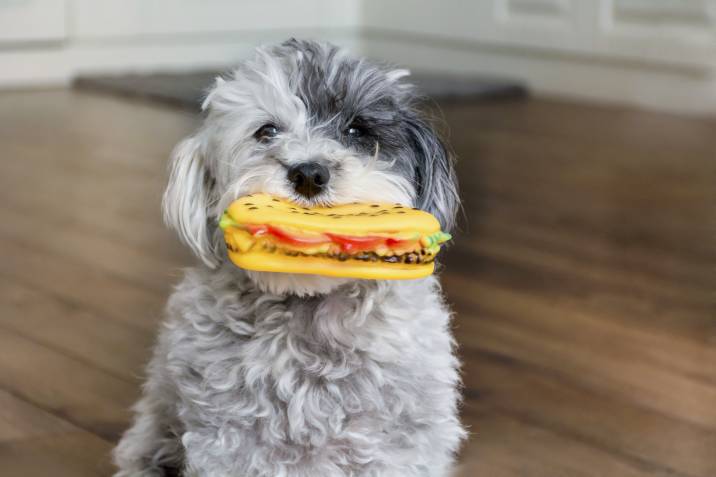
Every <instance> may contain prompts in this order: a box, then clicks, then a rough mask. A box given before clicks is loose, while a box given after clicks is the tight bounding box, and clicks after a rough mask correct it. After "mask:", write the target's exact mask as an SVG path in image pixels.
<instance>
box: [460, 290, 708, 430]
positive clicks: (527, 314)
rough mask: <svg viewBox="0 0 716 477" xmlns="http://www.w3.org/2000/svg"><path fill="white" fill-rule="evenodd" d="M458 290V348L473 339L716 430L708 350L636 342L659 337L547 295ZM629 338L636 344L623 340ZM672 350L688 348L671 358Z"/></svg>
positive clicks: (651, 407) (635, 401)
mask: <svg viewBox="0 0 716 477" xmlns="http://www.w3.org/2000/svg"><path fill="white" fill-rule="evenodd" d="M447 280H449V279H447ZM462 287H463V288H462V290H463V292H461V295H460V296H459V299H460V300H461V301H462V302H463V303H468V304H469V306H470V307H471V309H470V310H469V311H468V310H467V309H466V308H465V307H461V308H460V309H459V310H460V311H462V317H463V318H462V319H461V320H460V321H459V328H458V333H459V336H460V337H461V339H462V343H463V344H464V345H465V346H477V345H478V343H479V345H480V346H482V347H483V349H486V350H488V351H491V352H493V353H497V354H504V355H507V356H511V357H514V358H515V359H519V360H522V361H527V362H532V363H534V364H539V365H540V366H541V367H543V368H546V369H550V370H552V371H553V372H555V373H559V374H560V375H562V376H564V377H565V379H568V380H571V381H575V382H577V383H581V384H582V385H584V386H586V387H589V388H592V389H595V390H597V391H599V392H606V393H608V394H609V395H612V396H615V397H619V398H621V399H624V400H626V401H628V402H633V403H636V404H639V405H641V406H644V407H645V408H648V409H653V410H654V411H656V412H660V413H663V414H665V415H667V416H672V417H673V418H675V419H681V420H684V421H686V422H690V423H692V424H693V425H694V426H699V427H704V428H708V429H712V430H716V407H715V406H714V405H713V403H714V402H716V383H715V382H714V381H713V380H712V379H711V376H713V375H714V374H713V369H714V365H713V363H715V362H716V361H713V360H712V361H709V359H712V358H713V356H714V350H713V349H711V348H708V347H698V346H694V345H691V344H689V343H680V342H678V341H676V342H673V343H671V344H670V346H669V348H668V349H666V350H664V349H658V348H652V347H648V346H646V345H642V344H643V343H644V342H650V343H652V344H653V343H658V342H663V340H662V339H660V338H659V337H658V336H653V335H652V336H650V335H648V334H639V332H638V331H634V330H632V332H631V334H627V335H626V338H621V339H620V336H622V334H623V333H626V332H627V331H628V330H626V329H623V328H621V327H619V326H610V325H609V324H608V323H604V322H602V321H600V320H599V319H598V318H599V317H591V316H589V315H586V314H584V313H582V312H580V311H579V310H570V309H565V307H563V306H561V305H560V304H559V303H555V302H553V301H550V300H546V299H541V298H539V297H533V296H526V295H525V294H521V293H515V292H512V291H510V290H507V289H501V288H499V287H495V286H490V285H489V284H487V283H483V282H480V281H474V280H472V281H469V282H467V283H463V284H462ZM451 296H453V297H455V296H456V293H452V295H451ZM483 297H489V299H483ZM475 309H477V310H479V313H478V315H479V316H477V315H475V314H474V311H475ZM567 324H568V325H569V326H567ZM637 337H638V339H639V340H641V341H642V343H639V341H637V342H636V343H633V342H632V341H631V340H632V339H636V338H637ZM674 347H675V348H676V349H677V351H673V350H674ZM679 347H683V349H688V350H690V352H688V353H687V354H686V355H685V356H680V357H678V358H677V355H678V354H679V353H678V348H679ZM669 360H673V361H674V363H675V364H669ZM684 369H687V370H689V372H688V373H685V372H683V370H684Z"/></svg>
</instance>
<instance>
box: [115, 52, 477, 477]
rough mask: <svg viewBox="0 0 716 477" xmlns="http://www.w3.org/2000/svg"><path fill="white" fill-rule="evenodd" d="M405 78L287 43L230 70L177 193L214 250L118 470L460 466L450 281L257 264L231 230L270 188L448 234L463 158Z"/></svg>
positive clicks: (441, 472)
mask: <svg viewBox="0 0 716 477" xmlns="http://www.w3.org/2000/svg"><path fill="white" fill-rule="evenodd" d="M407 74H408V73H407V71H405V70H396V69H390V68H387V67H383V66H380V65H376V64H374V63H371V62H369V61H366V60H364V59H358V58H353V57H351V56H349V55H348V54H347V53H346V52H345V51H344V50H342V49H339V48H336V47H334V46H331V45H328V44H324V43H317V42H311V41H298V40H290V41H287V42H285V43H283V44H280V45H277V46H271V47H263V48H260V49H258V50H257V53H256V55H255V57H254V58H253V59H251V60H248V61H245V62H244V63H242V64H241V65H240V66H239V67H238V68H237V69H236V70H235V71H234V72H233V73H232V74H231V76H230V77H228V78H224V79H221V78H220V79H218V80H217V82H216V84H215V86H214V87H213V89H212V90H211V91H210V92H209V94H208V96H207V98H206V100H205V102H204V105H203V108H204V110H205V120H204V122H203V125H202V126H201V127H200V128H199V130H198V131H197V132H196V133H195V134H193V135H192V136H191V137H189V138H187V139H185V140H184V141H182V142H181V143H180V144H179V145H178V146H177V148H176V150H175V153H174V157H173V161H172V166H171V177H170V181H169V185H168V187H167V190H166V193H165V196H164V204H163V205H164V214H165V219H166V222H167V223H168V224H169V225H170V226H171V227H173V228H174V229H175V230H176V231H177V232H178V234H179V236H180V237H181V238H182V239H183V241H184V242H185V243H186V244H187V245H188V246H189V247H191V249H192V250H193V251H194V252H195V253H196V255H197V256H198V257H199V258H200V259H201V261H202V262H203V263H202V264H201V266H198V267H196V268H192V269H189V270H188V271H187V272H186V276H185V277H184V279H183V281H182V282H181V283H180V284H179V285H178V286H177V288H176V291H175V292H174V294H173V295H172V297H171V298H170V300H169V304H168V307H167V309H168V312H167V314H168V316H167V319H166V321H165V323H164V324H163V326H162V329H161V333H160V335H159V339H158V343H157V345H156V348H155V351H154V356H153V358H152V360H151V363H150V364H149V366H148V379H147V382H146V384H145V386H144V395H143V397H142V399H141V400H140V401H139V402H138V403H137V404H136V406H135V411H136V418H135V421H134V424H133V426H132V427H131V428H130V429H129V430H128V431H127V432H126V433H125V435H124V437H123V438H122V440H121V442H120V443H119V445H118V447H117V448H116V450H115V453H114V456H115V461H116V463H117V465H118V467H119V469H120V470H119V472H118V473H117V474H116V475H117V476H121V477H129V476H132V477H147V476H168V475H184V476H201V477H340V476H352V477H358V476H401V477H406V476H426V477H427V476H431V477H432V476H445V475H448V474H449V473H450V470H451V467H452V464H453V461H454V458H455V452H456V450H457V449H458V447H459V445H460V442H461V441H462V439H463V438H464V436H465V432H464V430H463V428H462V427H461V425H460V422H459V420H458V415H457V406H458V401H459V384H460V382H459V373H458V364H459V363H458V361H457V359H456V357H455V355H454V349H453V348H454V342H453V339H452V336H451V332H450V312H449V311H448V309H447V308H446V306H445V304H444V303H443V300H442V298H441V293H440V286H439V284H438V281H437V279H436V278H434V277H429V278H425V279H420V280H409V281H391V282H388V281H368V280H349V279H337V278H328V277H319V276H311V275H291V274H281V273H261V272H247V271H243V270H241V269H239V268H237V267H235V266H234V265H232V264H231V263H230V262H228V260H227V258H226V250H225V248H224V245H223V241H222V235H221V233H220V231H219V230H218V227H217V222H218V219H219V217H220V215H221V213H222V211H223V210H224V208H225V207H226V205H227V204H229V203H230V202H231V201H232V200H234V199H236V198H238V197H240V196H243V195H247V194H251V193H254V192H259V191H261V192H266V193H269V194H274V195H277V196H282V197H285V198H288V199H290V200H293V201H295V202H297V203H299V204H302V205H305V206H309V205H316V204H340V203H345V202H353V201H360V202H388V203H396V202H397V203H401V204H405V205H409V206H414V207H419V208H421V209H424V210H427V211H429V212H431V213H433V214H434V215H435V216H436V217H437V218H438V219H439V220H440V222H441V224H442V226H443V228H444V230H450V228H451V227H452V226H453V223H454V218H455V212H456V209H457V207H458V195H457V188H456V182H455V174H454V171H453V165H452V159H451V158H450V155H449V154H448V153H447V152H446V150H445V148H444V147H443V145H442V144H441V142H440V141H439V140H438V138H437V137H436V135H435V132H434V131H433V129H432V128H431V127H430V125H429V124H428V122H427V121H426V120H425V119H423V118H422V117H421V114H420V113H419V112H418V110H417V109H416V103H415V101H416V95H415V93H414V91H413V88H412V87H411V86H410V85H409V84H408V83H406V82H404V77H405V76H406V75H407Z"/></svg>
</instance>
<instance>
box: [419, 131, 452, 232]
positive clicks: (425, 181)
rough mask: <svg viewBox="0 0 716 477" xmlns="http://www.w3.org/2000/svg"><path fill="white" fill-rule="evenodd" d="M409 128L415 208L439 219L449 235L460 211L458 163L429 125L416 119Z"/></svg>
mask: <svg viewBox="0 0 716 477" xmlns="http://www.w3.org/2000/svg"><path fill="white" fill-rule="evenodd" d="M406 124H407V127H408V137H409V141H410V143H411V147H412V149H413V154H414V155H415V183H416V192H417V199H416V206H417V207H418V208H419V209H423V210H426V211H428V212H430V213H431V214H433V215H434V216H435V217H437V219H438V221H440V225H441V226H442V228H443V230H444V231H446V232H449V231H451V230H452V229H453V227H454V226H455V216H456V214H457V210H458V208H459V207H460V197H459V195H458V186H457V177H456V175H455V168H454V162H455V161H454V159H453V157H452V155H451V154H450V153H449V152H448V150H447V149H446V148H445V146H444V145H443V143H442V141H440V139H439V138H438V136H437V134H436V133H435V131H434V130H433V128H432V127H431V126H430V125H429V124H428V123H426V122H425V121H424V120H422V119H420V118H416V117H414V118H408V119H407V120H406Z"/></svg>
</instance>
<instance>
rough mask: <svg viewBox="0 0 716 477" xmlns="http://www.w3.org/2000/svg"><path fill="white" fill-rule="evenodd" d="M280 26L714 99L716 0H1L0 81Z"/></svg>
mask: <svg viewBox="0 0 716 477" xmlns="http://www.w3.org/2000/svg"><path fill="white" fill-rule="evenodd" d="M288 36H300V37H313V38H322V39H327V40H330V41H334V42H336V43H339V44H342V45H345V46H348V47H349V48H352V49H353V50H355V51H356V52H358V53H361V54H367V55H369V56H373V57H378V58H382V59H388V60H390V61H394V62H398V63H402V64H404V65H407V66H410V67H412V68H413V69H422V70H433V71H447V72H453V73H481V74H489V75H493V76H494V75H499V76H508V77H514V78H517V79H522V80H524V81H526V82H527V84H528V85H529V86H530V87H531V88H533V90H534V91H536V92H537V93H538V94H546V95H559V96H570V97H576V98H582V99H587V100H595V101H611V102H621V103H628V104H634V105H640V106H644V107H649V108H657V109H663V110H668V111H680V112H691V113H707V114H714V113H715V112H716V0H474V1H471V0H441V1H438V0H301V1H296V0H273V1H271V2H263V1H257V0H253V1H239V0H0V86H2V85H5V86H13V87H17V86H28V85H33V84H57V83H67V82H69V81H70V80H71V79H72V78H73V77H74V76H76V75H78V74H83V73H92V72H100V73H108V72H136V71H166V70H183V69H198V68H210V67H223V66H226V65H230V64H232V63H233V62H235V61H236V60H237V59H238V58H241V57H242V56H244V55H246V54H247V53H248V51H249V50H250V49H251V48H252V47H253V46H255V45H256V44H259V43H263V42H269V41H277V40H281V39H285V38H286V37H288Z"/></svg>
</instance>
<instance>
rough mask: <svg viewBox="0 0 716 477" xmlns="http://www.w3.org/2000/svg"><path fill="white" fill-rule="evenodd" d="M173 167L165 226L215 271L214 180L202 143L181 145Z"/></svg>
mask: <svg viewBox="0 0 716 477" xmlns="http://www.w3.org/2000/svg"><path fill="white" fill-rule="evenodd" d="M169 167H170V174H169V184H168V185H167V189H166V191H164V198H163V200H162V209H163V211H164V222H165V223H166V224H167V225H168V226H169V227H171V228H172V229H174V230H176V232H177V233H178V234H179V238H181V240H182V242H184V243H185V244H186V245H188V246H189V247H190V248H191V249H192V251H193V252H194V253H195V254H196V255H197V256H198V257H199V258H200V259H201V260H202V261H203V262H204V263H205V264H206V265H207V266H209V267H210V268H215V267H216V266H217V265H218V259H217V256H216V247H215V245H214V244H213V242H212V240H211V236H212V232H210V229H209V227H210V221H211V215H210V213H209V207H210V205H211V204H212V199H213V195H214V194H213V189H214V180H213V179H212V178H211V176H210V174H209V171H208V169H207V168H206V162H205V159H204V157H203V151H202V147H201V141H200V140H199V139H198V138H196V137H189V138H187V139H184V140H183V141H182V142H180V143H179V144H178V145H177V147H176V148H175V149H174V152H173V153H172V159H171V163H170V166H169Z"/></svg>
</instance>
